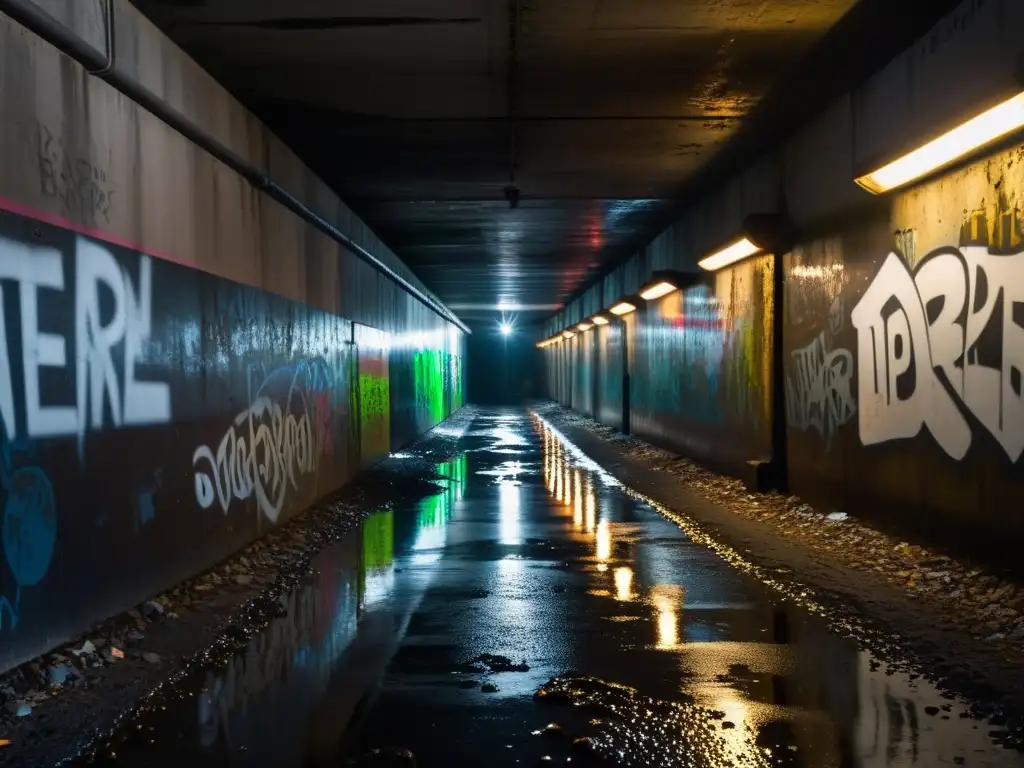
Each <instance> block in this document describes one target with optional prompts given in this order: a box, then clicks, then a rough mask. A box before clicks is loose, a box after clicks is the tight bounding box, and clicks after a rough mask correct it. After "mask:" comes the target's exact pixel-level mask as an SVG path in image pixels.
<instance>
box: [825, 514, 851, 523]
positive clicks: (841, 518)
mask: <svg viewBox="0 0 1024 768" xmlns="http://www.w3.org/2000/svg"><path fill="white" fill-rule="evenodd" d="M848 517H849V515H848V514H846V513H845V512H829V513H828V514H827V515H825V519H826V520H830V521H832V522H833V523H841V522H843V521H844V520H846V518H848Z"/></svg>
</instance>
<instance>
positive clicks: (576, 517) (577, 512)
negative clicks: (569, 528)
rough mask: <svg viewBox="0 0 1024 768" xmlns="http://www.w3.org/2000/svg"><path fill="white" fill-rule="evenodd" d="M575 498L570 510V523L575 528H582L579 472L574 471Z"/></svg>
mask: <svg viewBox="0 0 1024 768" xmlns="http://www.w3.org/2000/svg"><path fill="white" fill-rule="evenodd" d="M575 488H576V497H575V499H574V501H575V504H573V510H572V522H573V525H575V526H576V527H577V528H582V527H583V494H582V493H581V492H580V471H579V470H578V469H577V470H576V477H575Z"/></svg>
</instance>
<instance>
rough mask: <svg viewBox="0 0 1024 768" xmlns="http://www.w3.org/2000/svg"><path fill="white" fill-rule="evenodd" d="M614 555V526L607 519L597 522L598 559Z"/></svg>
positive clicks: (607, 558)
mask: <svg viewBox="0 0 1024 768" xmlns="http://www.w3.org/2000/svg"><path fill="white" fill-rule="evenodd" d="M611 556H612V528H611V524H610V523H609V522H608V521H607V520H602V521H601V522H600V523H598V524H597V559H598V560H609V559H610V558H611Z"/></svg>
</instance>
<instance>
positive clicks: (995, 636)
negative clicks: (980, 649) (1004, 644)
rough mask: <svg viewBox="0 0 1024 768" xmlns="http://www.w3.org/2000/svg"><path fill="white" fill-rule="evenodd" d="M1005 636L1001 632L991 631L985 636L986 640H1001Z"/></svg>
mask: <svg viewBox="0 0 1024 768" xmlns="http://www.w3.org/2000/svg"><path fill="white" fill-rule="evenodd" d="M1005 637H1006V635H1004V634H1003V633H1002V632H993V633H992V634H991V635H989V636H988V637H986V638H985V640H986V641H992V640H1003V639H1004V638H1005Z"/></svg>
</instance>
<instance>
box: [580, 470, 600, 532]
mask: <svg viewBox="0 0 1024 768" xmlns="http://www.w3.org/2000/svg"><path fill="white" fill-rule="evenodd" d="M583 519H584V520H585V521H586V526H587V533H593V532H594V522H595V521H596V519H597V498H596V497H595V496H594V483H593V480H592V479H591V480H588V482H587V511H586V514H585V515H584V518H583Z"/></svg>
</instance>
